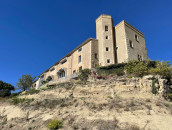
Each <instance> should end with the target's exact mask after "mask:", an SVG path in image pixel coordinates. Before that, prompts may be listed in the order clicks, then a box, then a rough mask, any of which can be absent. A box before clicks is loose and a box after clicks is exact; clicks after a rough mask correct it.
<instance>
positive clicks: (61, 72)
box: [58, 70, 65, 78]
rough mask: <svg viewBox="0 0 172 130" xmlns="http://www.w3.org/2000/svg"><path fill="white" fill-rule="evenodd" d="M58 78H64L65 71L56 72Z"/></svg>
mask: <svg viewBox="0 0 172 130" xmlns="http://www.w3.org/2000/svg"><path fill="white" fill-rule="evenodd" d="M58 77H59V78H63V77H65V71H64V70H60V71H59V72H58Z"/></svg>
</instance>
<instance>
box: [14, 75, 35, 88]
mask: <svg viewBox="0 0 172 130" xmlns="http://www.w3.org/2000/svg"><path fill="white" fill-rule="evenodd" d="M35 79H36V77H35V76H33V77H32V75H27V74H26V75H22V77H21V78H19V79H18V82H17V83H16V86H17V87H18V89H21V90H23V91H26V90H29V89H30V87H31V85H32V84H33V82H34V81H35Z"/></svg>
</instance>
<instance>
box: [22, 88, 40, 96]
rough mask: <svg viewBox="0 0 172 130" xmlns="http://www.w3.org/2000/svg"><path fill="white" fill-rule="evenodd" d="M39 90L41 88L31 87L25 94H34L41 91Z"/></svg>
mask: <svg viewBox="0 0 172 130" xmlns="http://www.w3.org/2000/svg"><path fill="white" fill-rule="evenodd" d="M39 92H40V90H36V89H30V90H29V91H26V93H25V94H30V95H32V94H37V93H39Z"/></svg>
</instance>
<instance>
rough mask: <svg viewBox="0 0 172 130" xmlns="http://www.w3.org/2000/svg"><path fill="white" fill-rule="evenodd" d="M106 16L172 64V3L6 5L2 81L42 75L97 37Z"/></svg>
mask: <svg viewBox="0 0 172 130" xmlns="http://www.w3.org/2000/svg"><path fill="white" fill-rule="evenodd" d="M100 14H110V15H112V17H113V19H114V24H117V23H119V22H120V21H122V20H123V19H125V20H126V21H128V22H129V23H130V24H132V25H133V26H134V27H136V28H138V29H139V30H140V31H141V32H143V33H144V34H145V39H146V45H147V50H148V56H149V58H150V59H152V60H157V59H159V60H165V61H167V60H170V61H172V0H165V1H163V0H160V1H158V0H142V1H139V0H0V80H3V81H5V82H8V83H11V84H13V85H15V82H17V81H18V78H20V77H21V75H22V74H31V75H33V76H38V75H39V74H40V73H42V72H43V71H45V70H46V69H47V68H48V67H50V66H51V65H53V64H54V63H55V62H57V61H58V60H59V59H60V58H62V57H63V56H64V55H65V54H67V53H68V52H70V51H71V50H72V49H74V48H75V47H76V46H78V45H79V44H81V43H82V42H83V41H85V40H86V39H87V38H90V37H93V38H95V37H96V33H95V31H96V30H95V29H96V28H95V19H96V18H97V17H98V16H99V15H100Z"/></svg>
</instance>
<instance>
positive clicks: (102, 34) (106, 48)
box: [96, 15, 115, 66]
mask: <svg viewBox="0 0 172 130" xmlns="http://www.w3.org/2000/svg"><path fill="white" fill-rule="evenodd" d="M96 39H98V50H99V52H98V57H99V64H100V65H101V66H106V65H110V64H115V53H114V31H113V20H112V17H111V16H110V15H101V16H99V17H98V18H97V19H96Z"/></svg>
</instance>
